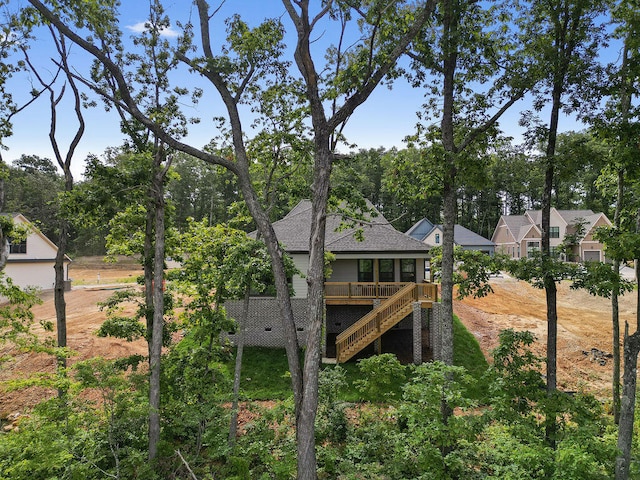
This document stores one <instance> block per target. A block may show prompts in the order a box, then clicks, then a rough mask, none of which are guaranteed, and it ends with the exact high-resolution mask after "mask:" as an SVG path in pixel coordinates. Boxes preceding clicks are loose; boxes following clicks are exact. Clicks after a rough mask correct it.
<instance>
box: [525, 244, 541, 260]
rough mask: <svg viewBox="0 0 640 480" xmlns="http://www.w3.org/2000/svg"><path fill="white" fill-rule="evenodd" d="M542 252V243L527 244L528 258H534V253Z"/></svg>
mask: <svg viewBox="0 0 640 480" xmlns="http://www.w3.org/2000/svg"><path fill="white" fill-rule="evenodd" d="M538 250H540V242H527V257H529V258H531V257H533V253H534V252H536V251H538Z"/></svg>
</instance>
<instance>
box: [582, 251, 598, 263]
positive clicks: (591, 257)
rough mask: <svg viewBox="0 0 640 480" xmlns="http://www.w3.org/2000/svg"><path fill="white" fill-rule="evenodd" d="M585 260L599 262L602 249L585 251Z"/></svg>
mask: <svg viewBox="0 0 640 480" xmlns="http://www.w3.org/2000/svg"><path fill="white" fill-rule="evenodd" d="M583 255H584V261H585V262H599V261H600V251H599V250H595V251H594V250H587V251H585V252H584V253H583Z"/></svg>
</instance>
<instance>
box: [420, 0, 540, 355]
mask: <svg viewBox="0 0 640 480" xmlns="http://www.w3.org/2000/svg"><path fill="white" fill-rule="evenodd" d="M511 13H512V12H511V11H510V9H509V8H508V6H507V5H502V4H501V5H488V6H487V5H485V4H481V3H478V2H473V1H466V0H443V1H442V2H439V3H438V8H437V22H436V23H434V24H433V26H430V28H428V29H427V31H426V32H425V34H424V36H423V42H422V43H421V44H419V46H418V48H417V49H416V50H415V52H413V53H412V55H411V56H412V59H413V70H414V72H415V74H414V76H413V78H414V81H415V82H416V83H417V84H420V85H424V87H425V89H426V90H427V93H426V95H425V96H427V98H428V100H427V104H426V105H425V112H426V115H424V120H430V119H432V118H439V126H438V127H435V126H433V125H431V126H428V127H427V128H426V132H425V133H426V135H425V136H424V137H423V138H424V141H425V142H428V143H433V142H435V143H436V144H437V148H438V149H439V151H438V153H437V155H438V158H439V165H438V169H437V172H438V173H437V174H438V175H439V176H440V178H441V193H442V200H443V215H442V217H443V251H442V304H443V321H444V328H443V329H442V340H441V344H442V346H443V349H442V355H443V358H442V360H443V361H444V362H446V363H448V364H452V362H453V263H454V255H453V246H454V238H453V230H454V225H455V223H456V217H457V215H456V209H457V185H458V182H459V179H460V178H461V177H462V175H461V173H462V172H463V171H464V170H465V169H466V170H468V171H473V170H474V169H478V168H482V167H483V166H482V162H481V161H480V159H479V158H478V157H477V156H476V155H474V153H475V152H473V153H472V152H471V151H470V150H471V149H470V147H471V146H472V145H473V144H474V143H475V142H478V141H484V140H486V138H487V135H488V134H491V133H492V132H491V130H492V129H493V128H494V127H495V126H496V124H497V122H498V120H499V119H500V117H501V116H502V115H503V114H504V113H505V112H506V111H507V110H508V109H509V108H510V107H511V106H512V105H514V104H515V103H516V102H517V101H518V100H519V99H521V98H522V96H523V95H524V94H525V92H526V91H527V89H528V88H530V87H531V84H530V83H529V81H528V77H529V75H528V72H527V71H526V70H525V69H524V61H523V59H522V44H521V43H519V42H518V38H517V37H516V36H515V35H514V32H513V30H512V27H513V23H512V21H511V17H510V15H511ZM434 80H435V81H434ZM472 83H474V84H489V85H491V86H490V87H489V88H487V89H484V90H482V89H480V88H479V89H471V88H470V87H469V85H470V84H472Z"/></svg>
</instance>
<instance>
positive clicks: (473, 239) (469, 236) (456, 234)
mask: <svg viewBox="0 0 640 480" xmlns="http://www.w3.org/2000/svg"><path fill="white" fill-rule="evenodd" d="M438 226H439V227H441V228H442V226H441V225H438ZM453 242H454V243H456V244H458V245H461V246H463V247H464V246H470V245H478V246H487V247H495V245H496V244H495V243H493V242H492V241H491V240H489V239H486V238H484V237H483V236H482V235H478V234H477V233H475V232H472V231H471V230H469V229H468V228H465V227H463V226H462V225H454V227H453Z"/></svg>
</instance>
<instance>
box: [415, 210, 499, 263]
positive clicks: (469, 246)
mask: <svg viewBox="0 0 640 480" xmlns="http://www.w3.org/2000/svg"><path fill="white" fill-rule="evenodd" d="M407 235H409V236H410V237H413V238H415V239H416V240H420V241H421V242H423V243H425V244H427V245H429V246H431V247H437V246H439V245H442V225H434V224H433V223H431V222H430V221H429V220H427V219H426V218H423V219H422V220H419V221H418V222H416V223H415V224H414V225H413V226H412V227H411V228H410V229H409V230H407ZM453 243H454V244H455V245H459V246H460V247H462V248H463V249H465V250H479V251H481V252H484V253H486V254H487V255H493V253H494V250H495V243H493V242H492V241H491V240H487V239H486V238H484V237H483V236H482V235H478V234H477V233H475V232H472V231H471V230H469V229H468V228H465V227H463V226H462V225H454V227H453Z"/></svg>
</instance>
